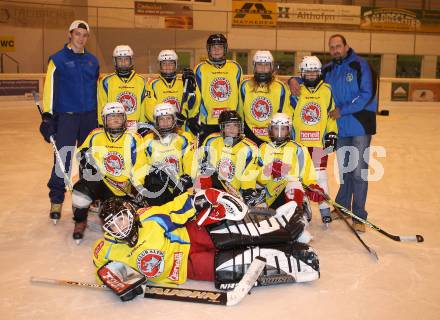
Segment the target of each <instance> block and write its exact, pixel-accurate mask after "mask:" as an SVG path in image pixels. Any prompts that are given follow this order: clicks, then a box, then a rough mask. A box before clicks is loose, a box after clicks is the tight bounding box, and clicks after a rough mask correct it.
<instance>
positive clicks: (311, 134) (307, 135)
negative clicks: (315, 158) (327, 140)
mask: <svg viewBox="0 0 440 320" xmlns="http://www.w3.org/2000/svg"><path fill="white" fill-rule="evenodd" d="M320 140H321V132H319V131H301V141H320Z"/></svg>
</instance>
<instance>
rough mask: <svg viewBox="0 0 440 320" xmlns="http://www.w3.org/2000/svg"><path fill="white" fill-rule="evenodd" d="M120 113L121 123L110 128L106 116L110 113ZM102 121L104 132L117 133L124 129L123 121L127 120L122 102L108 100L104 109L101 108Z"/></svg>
mask: <svg viewBox="0 0 440 320" xmlns="http://www.w3.org/2000/svg"><path fill="white" fill-rule="evenodd" d="M115 114H120V115H123V118H124V121H123V123H122V125H121V126H120V127H118V128H110V127H109V125H108V117H109V116H110V115H115ZM101 116H102V123H103V124H104V129H105V131H106V132H108V133H110V134H113V135H118V134H120V133H122V132H124V131H125V123H126V121H127V115H126V114H125V109H124V106H123V105H122V103H120V102H109V103H107V104H106V105H105V106H104V109H102V113H101Z"/></svg>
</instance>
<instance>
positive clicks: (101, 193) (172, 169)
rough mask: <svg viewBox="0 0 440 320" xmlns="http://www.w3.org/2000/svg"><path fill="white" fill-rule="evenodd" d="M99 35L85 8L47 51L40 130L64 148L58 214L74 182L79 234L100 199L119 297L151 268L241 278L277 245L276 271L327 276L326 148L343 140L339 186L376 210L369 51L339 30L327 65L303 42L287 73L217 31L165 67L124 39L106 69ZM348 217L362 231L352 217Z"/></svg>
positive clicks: (360, 210) (344, 200)
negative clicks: (249, 61)
mask: <svg viewBox="0 0 440 320" xmlns="http://www.w3.org/2000/svg"><path fill="white" fill-rule="evenodd" d="M89 35H90V29H89V26H88V24H87V23H86V22H85V21H81V20H76V21H74V22H73V23H72V24H71V26H70V28H69V33H68V36H69V39H68V43H67V44H66V45H65V46H64V48H63V49H61V50H60V51H58V52H57V53H55V54H53V55H51V56H50V59H49V64H48V68H47V74H46V79H45V84H44V94H43V99H42V102H43V105H42V110H41V112H42V123H41V125H40V132H41V133H42V135H43V137H44V139H45V140H46V141H47V142H50V143H52V144H53V145H54V151H55V157H54V158H55V161H54V166H53V168H52V174H51V177H50V180H49V182H48V187H49V190H50V191H49V198H50V202H51V209H50V218H51V219H52V220H53V221H54V222H55V223H56V222H57V221H58V220H59V219H60V218H61V212H62V205H63V202H64V197H65V192H66V187H67V189H68V190H69V189H71V190H70V191H71V192H72V193H71V194H72V210H73V220H74V222H75V226H74V230H73V239H75V240H76V241H77V243H78V244H79V243H80V241H81V240H82V239H83V238H84V237H85V236H87V233H86V227H87V217H88V214H89V210H90V208H91V206H94V207H95V210H97V211H98V212H99V217H100V220H101V223H102V230H103V237H102V238H100V239H99V240H97V241H96V243H95V244H94V247H93V263H94V265H95V267H96V276H97V280H98V282H99V283H104V284H105V285H107V286H108V287H110V288H111V289H112V290H113V291H114V292H115V293H116V294H118V296H120V298H121V299H122V300H123V301H126V300H131V299H133V298H134V297H136V296H137V295H138V294H140V293H142V289H141V285H142V284H144V283H145V282H146V281H151V282H153V283H157V284H182V283H184V282H185V281H186V280H187V279H194V280H207V281H214V282H215V285H216V287H217V288H220V289H231V288H233V287H234V286H235V285H236V284H237V283H239V281H240V279H241V278H242V277H243V276H244V274H245V273H246V270H247V268H248V267H249V265H250V264H251V263H252V261H253V260H254V259H255V257H257V256H260V257H263V258H264V259H265V260H266V265H265V268H264V273H263V274H264V279H265V281H266V282H267V281H269V282H272V283H283V282H308V281H313V280H316V279H318V278H319V261H318V257H317V254H316V252H315V251H314V249H313V248H312V247H311V246H310V245H309V242H310V240H311V238H312V237H311V235H310V234H309V233H308V231H307V230H306V229H307V226H308V223H309V222H310V221H311V218H312V215H311V206H310V201H312V202H316V203H318V204H319V211H320V218H319V219H317V218H316V217H315V219H314V222H315V221H316V220H317V221H319V223H321V221H322V223H323V224H325V225H326V226H327V227H328V226H329V224H330V223H331V222H332V219H334V218H335V212H331V210H330V206H329V205H328V204H327V202H328V201H327V200H328V199H329V198H328V183H327V180H328V178H327V171H326V167H327V159H328V154H329V153H331V152H333V151H336V152H337V160H338V164H339V168H341V167H348V166H349V165H350V166H351V167H352V168H353V170H350V171H349V172H348V171H347V172H345V171H344V173H343V174H341V186H340V189H339V191H338V195H337V197H336V202H338V203H339V204H341V205H343V206H344V207H346V208H349V210H352V211H353V212H354V213H355V214H356V215H357V216H359V217H361V218H363V219H366V217H367V212H366V211H365V202H366V196H367V188H368V182H367V179H366V178H365V169H368V148H369V146H370V142H371V136H372V135H374V134H375V131H376V118H375V116H376V110H377V99H376V94H375V85H374V77H373V74H372V72H371V69H370V67H369V65H368V63H367V62H366V61H365V60H364V59H362V58H361V57H359V56H358V55H356V53H355V52H354V51H353V49H351V48H350V47H349V46H348V44H347V42H346V39H345V38H344V37H343V36H342V35H340V34H336V35H333V36H331V37H330V39H329V52H330V54H331V56H332V58H333V60H332V61H331V62H330V63H329V64H328V65H326V66H324V67H322V64H321V62H320V60H319V59H318V58H317V57H316V56H305V57H304V58H303V59H302V62H301V64H300V70H299V71H300V76H299V77H292V78H290V79H289V81H288V83H287V84H285V83H283V82H282V81H280V80H278V79H277V78H276V76H275V67H274V66H275V62H274V58H273V56H272V54H271V53H270V52H269V51H256V53H255V55H254V56H253V76H251V77H250V78H244V77H243V74H242V69H241V66H240V65H239V64H238V63H237V62H236V61H233V60H228V59H226V55H227V50H228V44H227V39H226V37H225V36H224V35H222V34H213V35H211V36H209V38H208V40H207V44H206V49H207V55H208V59H207V60H206V61H203V62H201V63H199V64H198V65H197V66H195V68H194V70H191V69H188V68H185V69H183V72H182V75H179V74H178V73H177V71H178V70H179V64H178V56H177V54H176V52H175V51H173V50H162V51H161V52H160V53H159V56H158V66H159V69H160V75H159V76H158V77H157V78H154V79H145V78H144V77H142V76H141V75H139V74H138V73H137V72H136V71H135V68H134V53H133V50H132V49H131V48H130V46H128V45H118V46H116V48H115V49H114V51H113V61H114V66H115V72H114V73H112V74H109V75H105V76H101V77H100V76H99V62H98V60H97V59H96V58H95V57H94V56H93V55H92V54H91V53H90V52H89V51H87V50H86V49H85V45H86V43H87V39H88V37H89ZM340 151H343V152H340ZM353 152H356V153H358V154H357V157H351V153H353ZM72 155H74V156H76V157H77V159H78V163H79V179H78V181H76V182H75V183H74V184H72V183H71V182H70V177H69V174H70V172H71V166H72ZM353 158H356V159H357V160H356V161H357V162H356V163H355V164H354V165H353V164H349V163H348V162H350V161H351V159H353ZM362 171H364V172H362ZM353 228H354V229H355V230H356V231H357V232H365V225H364V224H363V223H361V222H358V221H357V220H356V219H354V221H353ZM263 274H262V275H263ZM271 279H272V280H271ZM260 280H261V279H260ZM257 283H260V282H259V281H257Z"/></svg>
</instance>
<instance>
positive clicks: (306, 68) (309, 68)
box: [299, 56, 322, 87]
mask: <svg viewBox="0 0 440 320" xmlns="http://www.w3.org/2000/svg"><path fill="white" fill-rule="evenodd" d="M321 69H322V63H321V61H320V60H319V58H318V57H316V56H305V57H303V59H302V61H301V64H300V65H299V71H300V72H301V78H302V80H303V82H304V85H305V86H306V87H315V86H316V85H317V84H318V83H319V81H321V79H322V74H321ZM307 73H313V75H316V76H315V77H314V78H310V77H311V76H312V77H313V75H310V74H307Z"/></svg>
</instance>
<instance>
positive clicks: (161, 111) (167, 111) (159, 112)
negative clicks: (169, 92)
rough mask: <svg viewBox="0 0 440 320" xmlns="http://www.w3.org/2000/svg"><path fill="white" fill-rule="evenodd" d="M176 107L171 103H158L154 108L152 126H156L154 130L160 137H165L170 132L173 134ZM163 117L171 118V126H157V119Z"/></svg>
mask: <svg viewBox="0 0 440 320" xmlns="http://www.w3.org/2000/svg"><path fill="white" fill-rule="evenodd" d="M176 113H177V109H176V106H175V105H173V104H171V103H167V102H165V103H159V104H158V105H156V106H155V107H154V112H153V118H154V124H155V126H156V130H157V131H159V133H160V134H161V135H167V134H169V133H171V132H174V130H175V128H176ZM163 116H172V119H173V120H172V124H170V125H169V126H166V127H163V126H162V125H159V118H160V117H163Z"/></svg>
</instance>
